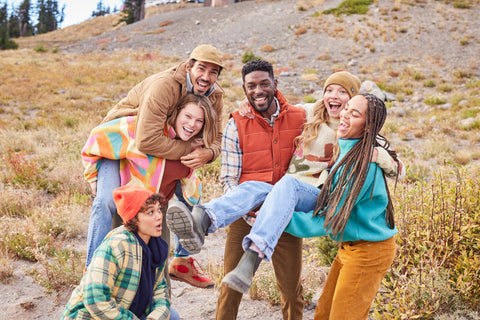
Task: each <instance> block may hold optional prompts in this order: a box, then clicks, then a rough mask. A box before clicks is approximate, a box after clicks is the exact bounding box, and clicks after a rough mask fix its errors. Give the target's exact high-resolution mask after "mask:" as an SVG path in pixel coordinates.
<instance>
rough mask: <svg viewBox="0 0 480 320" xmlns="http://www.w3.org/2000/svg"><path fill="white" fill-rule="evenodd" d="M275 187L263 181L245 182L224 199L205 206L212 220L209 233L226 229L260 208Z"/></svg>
mask: <svg viewBox="0 0 480 320" xmlns="http://www.w3.org/2000/svg"><path fill="white" fill-rule="evenodd" d="M272 188H273V185H271V184H269V183H266V182H261V181H245V182H243V183H241V184H240V185H238V186H237V187H235V188H234V189H232V190H230V191H228V192H227V193H225V194H224V195H223V196H222V197H220V198H216V199H213V200H211V201H209V202H208V203H206V204H204V205H203V207H204V208H205V209H206V210H205V211H206V213H207V214H208V215H209V217H210V219H211V220H212V224H211V225H210V228H209V229H208V232H209V233H213V232H215V231H216V230H217V229H218V228H224V227H226V226H228V225H229V224H231V223H233V222H235V221H236V220H238V219H239V218H241V217H242V216H244V215H246V214H247V213H249V212H250V211H252V210H253V209H255V208H257V207H258V206H260V205H261V204H262V203H263V201H264V200H265V198H266V197H267V195H268V193H269V192H270V191H271V190H272Z"/></svg>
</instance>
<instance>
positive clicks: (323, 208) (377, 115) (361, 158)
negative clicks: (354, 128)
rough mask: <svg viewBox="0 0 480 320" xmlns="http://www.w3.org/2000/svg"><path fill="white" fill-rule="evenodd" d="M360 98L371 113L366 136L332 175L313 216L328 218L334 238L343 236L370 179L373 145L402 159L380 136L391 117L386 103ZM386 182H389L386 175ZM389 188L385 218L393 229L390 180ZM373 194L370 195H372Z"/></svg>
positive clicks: (327, 221) (325, 185)
mask: <svg viewBox="0 0 480 320" xmlns="http://www.w3.org/2000/svg"><path fill="white" fill-rule="evenodd" d="M360 95H362V96H364V97H365V98H366V99H367V112H366V121H365V130H364V132H363V137H362V138H360V140H359V141H358V142H357V143H356V144H355V145H354V146H353V147H352V149H351V150H350V151H348V153H347V154H346V155H345V157H343V158H342V160H340V162H339V163H338V164H337V165H336V166H335V168H333V169H332V171H331V172H330V174H329V176H328V178H327V180H326V181H325V183H324V185H323V187H322V190H321V191H320V194H319V195H318V197H317V203H316V206H315V210H314V213H313V214H314V216H316V215H320V216H325V223H324V228H325V229H326V230H327V231H329V230H330V231H331V233H332V235H338V234H342V235H343V231H344V229H345V226H346V224H347V221H348V218H349V217H350V213H351V212H352V208H353V206H354V204H355V202H356V200H357V198H358V195H359V194H360V191H361V189H362V187H363V185H364V183H365V180H366V178H367V174H368V169H369V163H370V159H371V158H372V153H373V148H372V146H373V147H377V146H380V147H383V148H384V149H386V150H387V151H388V152H389V154H390V155H391V156H392V158H393V159H394V160H395V161H397V160H398V159H397V155H396V153H395V151H393V150H389V145H390V144H389V142H388V141H387V139H386V138H385V137H383V136H381V135H380V134H379V131H380V129H381V128H382V126H383V124H384V123H385V119H386V117H387V109H386V107H385V104H384V103H383V101H382V100H381V99H379V98H378V97H376V96H375V95H372V94H368V93H367V94H360ZM337 173H339V176H338V180H337V182H336V183H335V184H334V183H333V180H334V177H335V175H336V174H337ZM382 174H383V171H382ZM383 179H384V181H385V175H384V174H383ZM385 186H386V188H387V195H388V204H387V213H386V217H385V219H386V222H387V224H388V226H389V228H391V229H393V228H394V227H395V221H394V216H393V205H392V201H391V197H390V192H389V190H388V185H387V182H386V181H385ZM372 193H373V188H372ZM372 193H371V194H370V196H372ZM342 199H345V202H344V203H343V204H342V205H340V203H341V201H342ZM339 206H340V208H339V210H338V212H336V211H337V208H338V207H339Z"/></svg>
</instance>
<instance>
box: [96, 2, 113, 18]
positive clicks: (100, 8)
mask: <svg viewBox="0 0 480 320" xmlns="http://www.w3.org/2000/svg"><path fill="white" fill-rule="evenodd" d="M106 14H110V7H108V6H107V7H105V5H104V3H103V0H100V1H99V2H98V3H97V11H92V17H101V16H104V15H106Z"/></svg>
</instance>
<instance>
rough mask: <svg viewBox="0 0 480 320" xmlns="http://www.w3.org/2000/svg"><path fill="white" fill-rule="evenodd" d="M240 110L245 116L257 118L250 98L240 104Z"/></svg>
mask: <svg viewBox="0 0 480 320" xmlns="http://www.w3.org/2000/svg"><path fill="white" fill-rule="evenodd" d="M238 112H239V113H240V115H241V116H243V117H247V118H249V119H253V118H255V116H254V115H253V112H252V109H250V105H249V103H248V100H243V101H242V102H240V105H239V107H238Z"/></svg>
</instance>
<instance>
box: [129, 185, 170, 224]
mask: <svg viewBox="0 0 480 320" xmlns="http://www.w3.org/2000/svg"><path fill="white" fill-rule="evenodd" d="M166 202H167V201H166V200H165V196H164V195H163V194H161V193H154V194H152V195H151V196H150V198H148V199H147V200H146V201H145V203H144V204H143V205H142V207H141V208H140V210H138V213H140V212H142V211H145V210H147V209H148V207H149V206H150V205H152V204H155V203H158V204H160V206H164V205H165V204H166ZM138 213H137V214H136V215H135V217H133V218H132V219H130V220H128V221H127V222H125V223H124V224H123V225H124V226H125V229H127V230H128V231H130V232H138Z"/></svg>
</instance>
